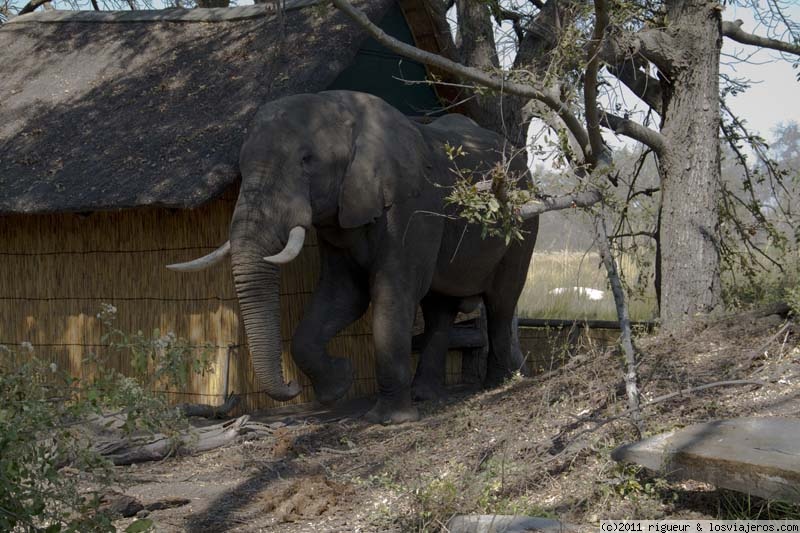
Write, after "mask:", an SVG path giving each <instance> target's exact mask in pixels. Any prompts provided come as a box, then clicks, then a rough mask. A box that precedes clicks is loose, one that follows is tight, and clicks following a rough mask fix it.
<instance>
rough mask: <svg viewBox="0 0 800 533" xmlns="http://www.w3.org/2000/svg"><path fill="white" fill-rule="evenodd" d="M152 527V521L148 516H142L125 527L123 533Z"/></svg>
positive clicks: (137, 531)
mask: <svg viewBox="0 0 800 533" xmlns="http://www.w3.org/2000/svg"><path fill="white" fill-rule="evenodd" d="M152 527H153V521H152V520H150V519H149V518H142V519H139V520H136V521H135V522H133V523H132V524H131V525H129V526H128V527H126V528H125V533H141V532H142V531H147V530H148V529H150V528H152Z"/></svg>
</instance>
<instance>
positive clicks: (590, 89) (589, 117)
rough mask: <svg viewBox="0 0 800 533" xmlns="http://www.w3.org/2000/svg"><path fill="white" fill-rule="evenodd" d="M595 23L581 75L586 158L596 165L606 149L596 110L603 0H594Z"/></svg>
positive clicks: (604, 17) (605, 9) (605, 23)
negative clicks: (587, 149) (587, 137)
mask: <svg viewBox="0 0 800 533" xmlns="http://www.w3.org/2000/svg"><path fill="white" fill-rule="evenodd" d="M594 10H595V24H594V35H592V41H591V45H590V46H589V62H588V64H587V66H586V72H585V74H584V75H583V99H584V103H585V105H586V130H587V132H588V134H589V144H590V145H591V147H592V149H591V152H590V153H589V154H588V157H587V158H586V159H587V160H588V162H589V163H590V164H591V165H592V166H596V165H597V163H598V161H599V159H598V158H599V156H600V154H601V153H602V152H603V151H605V150H606V146H605V141H604V140H603V135H602V133H601V131H600V116H599V113H598V111H597V73H598V71H599V70H600V56H599V51H600V47H601V46H602V44H603V37H604V35H605V31H606V26H608V22H609V18H608V7H607V6H606V2H605V0H595V2H594Z"/></svg>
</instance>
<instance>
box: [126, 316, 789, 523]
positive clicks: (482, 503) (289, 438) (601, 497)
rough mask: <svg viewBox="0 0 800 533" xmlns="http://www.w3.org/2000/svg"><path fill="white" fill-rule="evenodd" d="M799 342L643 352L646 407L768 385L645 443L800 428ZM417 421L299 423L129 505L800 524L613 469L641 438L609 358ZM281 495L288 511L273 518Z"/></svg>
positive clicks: (292, 515) (163, 471) (201, 513)
mask: <svg viewBox="0 0 800 533" xmlns="http://www.w3.org/2000/svg"><path fill="white" fill-rule="evenodd" d="M798 333H800V328H799V327H798V324H797V323H796V322H789V323H786V322H784V321H783V320H782V319H780V318H779V317H776V316H770V317H765V318H754V315H737V316H731V317H728V318H725V319H721V320H717V321H709V322H706V323H699V324H697V325H696V326H694V327H691V328H686V330H684V331H682V332H681V333H680V334H678V335H670V334H669V333H661V334H657V335H653V336H649V337H646V338H641V339H639V348H640V349H641V350H642V354H641V358H642V359H641V367H640V375H641V387H642V394H643V399H644V400H652V399H653V398H656V397H659V396H661V395H664V394H666V393H671V392H675V391H678V390H686V389H688V388H691V387H696V386H698V385H702V384H706V383H710V382H714V381H717V380H723V379H727V380H737V379H739V380H742V379H748V380H754V379H756V380H763V382H764V383H765V385H764V386H762V387H754V386H752V385H749V386H738V387H720V388H715V389H707V390H702V391H697V392H695V393H692V394H682V395H679V396H676V397H672V398H671V399H669V400H667V401H663V402H662V403H658V404H655V405H652V406H650V407H649V408H647V409H646V410H645V412H644V415H645V417H644V418H645V422H646V434H647V435H652V434H656V433H660V432H662V431H666V430H669V429H672V428H675V427H680V426H685V425H687V424H692V423H695V422H701V421H706V420H710V419H715V418H731V417H737V416H751V415H761V416H789V417H797V416H798V415H800V381H798V377H799V376H800V338H799V337H798ZM420 407H421V410H422V414H423V417H422V419H421V420H420V421H419V422H415V423H410V424H403V425H401V426H388V427H382V426H370V425H367V424H365V423H364V422H362V421H360V420H355V419H349V418H344V419H341V420H339V421H336V422H333V423H328V424H323V423H318V422H315V421H314V420H313V419H305V420H303V421H302V423H295V424H294V425H290V426H287V427H285V428H282V429H281V430H280V431H276V432H275V433H274V434H273V435H272V436H271V437H263V438H252V437H246V438H245V439H244V440H243V441H242V442H240V443H238V444H236V445H233V446H230V447H227V448H225V449H223V450H215V451H213V452H209V453H208V454H204V455H201V456H199V457H194V458H190V457H185V458H178V459H170V460H168V461H165V462H162V463H154V464H148V465H142V466H141V467H139V468H138V469H137V470H136V475H137V476H138V478H139V479H141V481H139V482H138V483H137V484H136V485H135V486H134V487H132V488H131V489H130V493H131V494H133V495H135V496H137V497H139V498H141V499H142V500H143V502H144V503H149V501H151V500H152V499H153V498H155V497H159V498H168V497H175V496H178V495H180V496H181V497H189V498H192V506H191V507H189V506H186V507H183V508H177V509H167V510H163V511H158V512H155V513H153V514H152V515H151V518H153V519H154V520H155V521H156V523H157V527H158V530H159V531H164V532H172V531H175V532H178V531H185V530H190V531H212V532H213V531H238V532H250V531H280V532H281V533H299V532H307V531H308V532H310V531H315V532H317V531H331V532H333V531H337V532H338V531H362V532H372V531H396V532H406V531H420V532H423V531H424V532H427V531H431V532H432V531H446V529H445V527H444V525H445V524H446V523H447V521H448V519H449V518H450V517H451V516H452V515H454V514H463V513H502V514H512V513H519V514H527V515H534V516H545V517H557V518H561V519H563V520H565V521H568V522H570V523H573V524H585V525H587V527H588V526H597V525H598V522H599V521H600V520H602V519H641V520H643V519H653V520H657V519H658V520H663V519H676V520H679V519H732V518H751V519H752V518H754V517H756V516H761V517H762V518H763V517H767V516H770V517H771V518H782V517H784V516H790V517H793V516H797V514H796V513H797V512H798V511H800V508H798V507H797V506H792V507H791V508H790V509H789V512H788V513H786V514H783V515H766V514H757V513H755V512H753V510H754V509H756V507H757V506H758V505H761V503H763V502H761V503H758V502H756V503H753V502H755V500H753V502H751V501H749V500H748V501H745V502H744V504H746V505H743V504H742V501H741V500H740V499H736V498H740V497H738V496H735V495H731V494H730V493H726V492H725V491H719V490H715V489H714V487H712V486H710V485H706V484H703V483H700V482H694V481H692V482H673V481H668V480H666V479H663V478H662V477H660V476H658V475H654V474H650V473H647V472H644V471H639V470H638V469H635V468H628V467H625V468H623V467H620V466H618V465H616V464H615V463H614V462H613V461H612V460H611V459H610V457H609V453H610V451H611V450H612V449H613V448H614V447H615V446H617V445H619V444H622V443H625V442H630V441H631V440H632V439H634V438H635V434H634V432H633V431H632V428H631V426H630V424H629V423H628V422H627V421H626V419H624V418H619V419H617V418H615V417H616V416H617V415H618V414H619V413H620V411H621V410H623V409H624V407H625V398H624V385H623V380H622V367H621V364H620V361H619V358H618V357H617V355H616V354H615V352H614V350H599V349H594V350H588V351H581V352H579V353H577V354H574V355H573V356H572V357H570V358H569V359H568V360H567V361H566V362H565V364H564V365H563V366H561V367H559V368H557V369H554V370H553V371H551V372H549V373H548V374H546V375H541V376H538V377H537V378H534V379H522V378H520V379H515V380H512V381H511V382H509V383H507V384H506V385H505V386H503V387H499V388H497V389H493V390H490V391H485V392H482V393H479V394H475V395H472V396H468V397H465V398H461V399H460V400H458V401H455V402H452V403H447V404H445V405H437V404H429V403H426V404H422V405H421V406H420ZM276 442H280V443H281V446H280V447H276ZM132 473H133V472H132ZM183 480H190V481H188V482H186V481H183ZM301 487H306V488H308V489H309V490H312V491H313V490H316V491H317V492H319V498H310V497H307V495H308V492H309V491H308V490H305V491H301V490H300V488H301ZM187 492H188V494H187ZM275 495H277V497H278V498H280V499H281V501H286V502H289V503H287V504H286V505H287V507H288V506H292V509H290V511H291V512H288V513H286V512H283V510H282V509H278V508H274V505H271V504H269V501H273V500H274V499H275ZM316 495H317V494H314V496H316ZM323 499H324V501H322V500H323ZM318 500H319V501H318ZM768 503H770V502H768ZM772 503H774V502H772ZM772 507H773V508H774V507H775V505H772ZM773 510H775V509H773ZM792 513H793V514H792ZM119 525H121V526H124V525H125V524H119Z"/></svg>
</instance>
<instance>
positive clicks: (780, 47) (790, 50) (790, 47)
mask: <svg viewBox="0 0 800 533" xmlns="http://www.w3.org/2000/svg"><path fill="white" fill-rule="evenodd" d="M742 24H744V22H743V21H741V20H736V21H734V22H731V21H728V20H725V21H723V22H722V35H724V36H725V37H728V38H729V39H733V40H734V41H736V42H737V43H742V44H748V45H752V46H758V47H761V48H769V49H770V50H777V51H779V52H786V53H787V54H794V55H796V56H800V44H793V43H787V42H786V41H780V40H778V39H770V38H769V37H762V36H760V35H756V34H754V33H747V32H746V31H744V30H742Z"/></svg>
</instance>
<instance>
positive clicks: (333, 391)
mask: <svg viewBox="0 0 800 533" xmlns="http://www.w3.org/2000/svg"><path fill="white" fill-rule="evenodd" d="M312 381H313V383H314V395H315V396H316V398H317V401H318V402H319V403H321V404H324V405H330V404H332V403H334V402H335V401H336V400H338V399H339V398H341V397H342V396H344V395H345V394H347V391H348V390H350V386H351V385H352V384H353V366H352V364H351V363H350V360H349V359H343V358H341V357H334V358H331V364H330V368H329V369H328V371H327V372H326V374H325V376H324V377H323V378H321V379H316V380H312Z"/></svg>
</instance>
